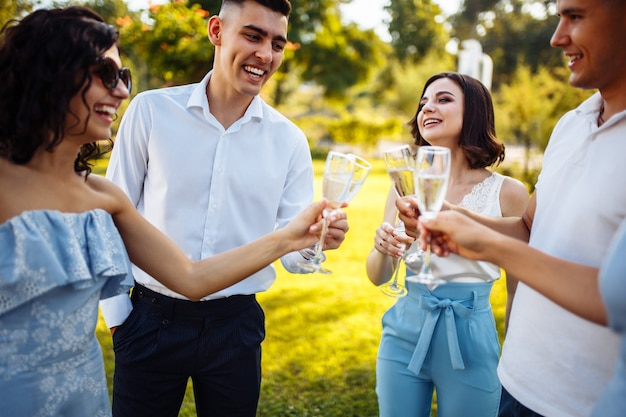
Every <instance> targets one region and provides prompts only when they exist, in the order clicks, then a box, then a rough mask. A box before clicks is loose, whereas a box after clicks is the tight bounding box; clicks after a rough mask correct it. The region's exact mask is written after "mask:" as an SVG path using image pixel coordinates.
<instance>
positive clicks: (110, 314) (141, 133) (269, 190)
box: [101, 73, 313, 327]
mask: <svg viewBox="0 0 626 417" xmlns="http://www.w3.org/2000/svg"><path fill="white" fill-rule="evenodd" d="M210 76H211V73H209V74H207V75H206V76H205V77H204V79H203V80H202V81H201V82H200V83H197V84H191V85H186V86H181V87H172V88H164V89H158V90H152V91H146V92H143V93H141V94H139V95H137V96H136V97H135V98H134V99H133V100H132V102H131V103H130V105H129V107H128V110H127V111H126V113H125V114H124V117H123V120H122V122H121V125H120V129H119V132H118V134H117V138H116V142H115V146H114V148H113V153H112V154H111V159H110V162H109V167H108V170H107V174H106V175H107V178H109V179H110V180H112V181H113V182H114V183H116V184H117V185H118V186H120V187H121V188H122V189H123V190H124V192H125V193H126V194H127V195H128V196H129V197H130V199H131V200H132V202H133V203H134V204H135V205H136V207H137V208H138V210H139V211H140V212H141V214H142V215H143V216H144V217H145V218H146V219H147V220H148V221H150V222H151V223H152V224H154V225H155V226H156V227H157V228H158V229H160V230H161V231H163V232H164V233H165V234H167V235H168V236H169V237H170V238H172V239H173V240H174V242H175V243H176V244H177V245H178V246H179V247H180V248H181V249H182V250H183V251H184V252H185V253H186V254H187V255H188V256H189V257H190V258H191V259H193V260H199V259H203V258H206V257H209V256H213V255H215V254H218V253H221V252H224V251H226V250H228V249H232V248H235V247H238V246H241V245H243V244H245V243H248V242H250V241H252V240H255V239H257V238H259V237H261V236H263V235H265V234H267V233H269V232H271V231H272V230H274V229H275V228H276V227H282V226H284V225H285V224H286V223H287V222H289V220H291V219H292V218H293V217H294V216H295V215H296V214H298V213H299V212H300V211H301V210H302V209H303V208H304V207H306V206H307V205H308V204H309V203H310V202H311V201H312V200H313V166H312V162H311V153H310V149H309V145H308V142H307V139H306V137H305V135H304V133H303V132H302V130H300V129H299V128H298V127H297V126H296V125H295V124H293V123H292V122H291V121H289V120H288V119H287V118H286V117H284V116H283V115H281V114H280V113H278V112H277V111H276V110H274V109H273V108H272V107H270V106H269V105H267V104H266V103H265V102H264V101H263V100H262V99H261V97H259V96H257V97H254V99H253V100H252V103H251V104H250V106H249V107H248V109H247V111H246V113H245V114H244V116H243V117H242V118H241V119H240V120H238V121H237V122H235V123H234V124H233V125H232V126H230V127H229V128H228V129H226V130H225V129H224V128H223V126H222V125H221V124H220V123H219V122H218V121H217V119H215V117H213V115H212V114H211V113H210V112H209V103H208V100H207V96H206V93H205V91H206V86H207V83H208V81H209V79H210ZM248 256H255V254H254V253H250V254H248ZM302 259H303V258H302V256H301V255H300V254H299V253H298V252H294V253H292V254H288V255H285V256H284V257H283V258H282V259H281V261H283V264H284V266H285V268H287V269H288V270H290V271H292V272H300V270H299V269H298V268H297V266H296V263H297V262H298V261H300V260H302ZM133 274H134V276H135V279H136V280H137V282H139V283H141V284H142V285H145V286H146V287H149V288H150V289H152V290H154V291H156V292H159V293H162V294H165V295H168V296H171V297H177V298H185V297H184V296H182V295H180V294H177V293H174V292H173V291H171V290H169V289H167V288H166V287H164V286H163V285H162V284H160V283H159V282H158V281H156V280H155V279H154V278H152V277H151V276H149V275H148V274H146V273H145V272H143V271H142V270H140V269H139V268H137V267H133ZM275 276H276V273H275V270H274V267H273V266H272V265H269V266H267V267H266V268H264V269H262V270H261V271H259V272H257V273H255V274H253V275H251V276H250V277H248V278H246V279H245V280H243V281H241V282H239V283H237V284H235V285H233V286H231V287H229V288H227V289H225V290H222V291H220V292H218V293H215V294H212V295H211V296H209V297H207V298H206V299H214V298H222V297H227V296H231V295H235V294H254V293H256V292H259V291H264V290H266V289H267V288H269V286H270V285H271V284H272V282H273V281H274V280H275ZM101 307H102V312H103V314H104V317H105V320H106V322H107V324H108V325H109V327H111V326H115V325H117V324H121V323H122V322H123V321H124V320H125V319H126V317H127V315H128V313H129V312H130V303H129V300H128V297H127V296H124V295H122V296H118V297H116V298H114V299H108V300H104V301H103V302H101Z"/></svg>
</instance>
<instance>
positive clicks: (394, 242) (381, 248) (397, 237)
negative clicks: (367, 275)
mask: <svg viewBox="0 0 626 417" xmlns="http://www.w3.org/2000/svg"><path fill="white" fill-rule="evenodd" d="M413 241H414V239H413V238H412V237H409V236H407V234H406V233H405V232H404V225H403V224H402V222H398V224H397V226H396V227H394V226H392V225H391V224H389V223H387V222H383V224H381V225H380V227H379V228H378V229H377V230H376V239H375V244H376V250H377V251H378V252H380V253H382V254H383V255H386V256H389V257H391V258H392V266H393V268H394V269H393V275H392V277H391V279H390V280H389V281H387V282H386V283H384V284H382V285H381V286H380V290H381V291H382V292H383V294H385V295H388V296H390V297H404V296H405V295H406V294H407V288H406V287H405V286H404V285H402V284H401V283H400V282H399V281H398V273H399V271H400V261H401V260H402V258H403V257H404V256H405V255H406V252H405V251H406V248H407V247H409V246H411V244H412V243H413Z"/></svg>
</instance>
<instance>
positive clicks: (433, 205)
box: [415, 174, 448, 216]
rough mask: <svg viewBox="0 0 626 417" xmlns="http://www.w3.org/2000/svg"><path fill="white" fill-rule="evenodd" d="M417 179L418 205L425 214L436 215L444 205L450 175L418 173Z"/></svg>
mask: <svg viewBox="0 0 626 417" xmlns="http://www.w3.org/2000/svg"><path fill="white" fill-rule="evenodd" d="M415 177H416V180H417V190H416V191H417V193H416V196H417V205H418V207H419V209H420V211H421V212H422V214H423V215H425V216H429V215H430V216H434V215H435V214H436V213H437V212H438V211H439V210H441V206H442V205H443V200H444V199H445V197H446V191H447V189H448V177H447V176H446V175H433V174H418V175H416V176H415Z"/></svg>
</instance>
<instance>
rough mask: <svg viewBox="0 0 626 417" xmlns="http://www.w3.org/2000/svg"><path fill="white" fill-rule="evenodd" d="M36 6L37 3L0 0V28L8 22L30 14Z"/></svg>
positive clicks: (25, 0) (22, 0)
mask: <svg viewBox="0 0 626 417" xmlns="http://www.w3.org/2000/svg"><path fill="white" fill-rule="evenodd" d="M38 4H39V2H38V1H28V0H0V28H2V27H3V26H4V25H5V24H6V23H7V22H8V21H9V20H12V19H16V18H20V17H21V16H24V15H25V14H27V13H29V12H31V11H32V10H33V9H34V8H35V7H36V6H37V5H38Z"/></svg>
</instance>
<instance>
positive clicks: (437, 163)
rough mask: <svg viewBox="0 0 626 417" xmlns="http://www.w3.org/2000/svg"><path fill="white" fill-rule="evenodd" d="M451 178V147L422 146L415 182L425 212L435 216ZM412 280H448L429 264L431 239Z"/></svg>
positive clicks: (432, 284) (433, 284)
mask: <svg viewBox="0 0 626 417" xmlns="http://www.w3.org/2000/svg"><path fill="white" fill-rule="evenodd" d="M449 179H450V149H448V148H444V147H441V146H420V147H419V148H418V150H417V159H416V161H415V186H416V189H415V191H416V193H415V195H416V197H417V206H418V208H419V210H420V213H421V215H422V216H424V217H426V218H435V217H436V216H437V213H438V212H439V210H441V206H442V205H443V201H444V199H445V198H446V192H447V191H448V181H449ZM411 280H413V281H416V282H419V283H422V284H425V285H427V286H429V287H431V288H434V287H436V286H437V285H439V284H443V283H445V282H446V281H445V280H443V279H441V278H436V277H435V276H434V275H433V273H432V270H431V268H430V243H429V244H428V246H427V248H426V251H425V254H424V262H423V263H422V268H421V270H420V272H419V274H417V276H415V277H411Z"/></svg>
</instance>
